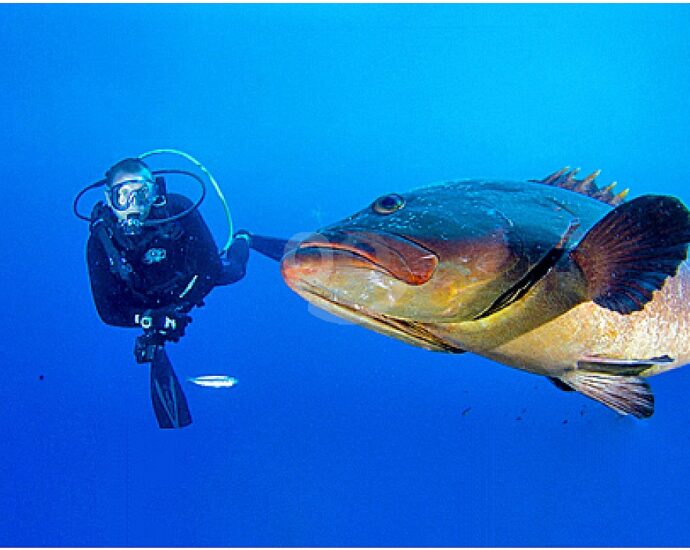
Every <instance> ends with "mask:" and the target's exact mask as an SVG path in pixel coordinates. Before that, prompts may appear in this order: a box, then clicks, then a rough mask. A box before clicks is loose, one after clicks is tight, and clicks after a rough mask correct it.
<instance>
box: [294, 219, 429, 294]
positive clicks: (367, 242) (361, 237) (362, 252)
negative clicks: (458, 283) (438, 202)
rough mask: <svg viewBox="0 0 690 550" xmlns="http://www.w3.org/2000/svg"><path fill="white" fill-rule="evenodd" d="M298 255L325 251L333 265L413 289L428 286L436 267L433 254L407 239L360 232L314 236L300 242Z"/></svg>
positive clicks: (352, 230) (378, 233)
mask: <svg viewBox="0 0 690 550" xmlns="http://www.w3.org/2000/svg"><path fill="white" fill-rule="evenodd" d="M297 251H298V253H299V252H302V251H304V252H307V253H308V251H317V252H322V251H327V252H330V253H331V256H330V259H331V260H332V261H334V262H341V263H349V264H350V265H351V266H352V267H364V268H368V269H372V268H373V269H375V270H376V271H380V272H382V273H385V274H387V275H390V276H391V277H394V278H395V279H397V280H399V281H402V282H404V283H406V284H408V285H413V286H417V285H422V284H424V283H426V282H428V281H429V280H430V279H431V277H432V276H433V274H434V272H435V271H436V267H437V266H438V263H439V258H438V256H437V255H436V254H435V253H434V252H433V251H431V250H429V249H428V248H426V247H424V246H422V245H420V244H418V243H416V242H413V241H411V240H410V239H407V238H405V237H402V236H400V235H396V234H393V233H387V232H383V231H372V230H363V229H348V230H335V231H334V230H331V231H324V232H321V233H314V234H312V235H310V236H309V237H307V238H306V239H304V240H303V241H302V242H300V244H299V245H298V247H297ZM321 261H322V262H323V261H324V258H323V257H322V259H321Z"/></svg>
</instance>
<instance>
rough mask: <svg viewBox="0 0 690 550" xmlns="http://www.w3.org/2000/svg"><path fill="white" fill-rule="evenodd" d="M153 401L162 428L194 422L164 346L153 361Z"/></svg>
mask: <svg viewBox="0 0 690 550" xmlns="http://www.w3.org/2000/svg"><path fill="white" fill-rule="evenodd" d="M151 402H152V403H153V412H154V413H155V414H156V420H158V426H160V427H161V428H164V429H167V428H184V427H185V426H189V425H190V424H191V423H192V415H191V413H190V412H189V406H188V405H187V398H186V397H185V395H184V392H183V391H182V386H180V382H179V381H178V380H177V376H176V375H175V371H174V370H173V367H172V364H171V363H170V359H168V355H167V353H165V349H164V348H163V346H158V348H157V349H156V353H155V355H154V358H153V361H152V362H151Z"/></svg>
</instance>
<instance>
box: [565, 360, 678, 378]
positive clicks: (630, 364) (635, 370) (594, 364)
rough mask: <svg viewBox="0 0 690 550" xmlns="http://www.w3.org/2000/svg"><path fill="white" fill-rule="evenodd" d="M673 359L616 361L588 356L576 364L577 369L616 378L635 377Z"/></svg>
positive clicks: (671, 361)
mask: <svg viewBox="0 0 690 550" xmlns="http://www.w3.org/2000/svg"><path fill="white" fill-rule="evenodd" d="M673 361H674V359H673V358H672V357H669V356H668V355H661V356H659V357H652V358H650V359H618V358H614V357H599V356H590V357H583V358H582V359H580V360H579V361H578V362H577V367H578V369H582V370H585V371H594V372H600V373H605V374H616V375H618V376H636V375H638V374H640V373H641V372H643V371H645V370H647V369H649V368H651V367H653V366H655V365H661V364H666V363H673Z"/></svg>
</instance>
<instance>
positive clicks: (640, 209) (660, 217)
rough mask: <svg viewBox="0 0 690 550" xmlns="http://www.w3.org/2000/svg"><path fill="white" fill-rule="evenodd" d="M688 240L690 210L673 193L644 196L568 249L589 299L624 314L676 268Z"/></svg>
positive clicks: (609, 216) (635, 308) (639, 305)
mask: <svg viewBox="0 0 690 550" xmlns="http://www.w3.org/2000/svg"><path fill="white" fill-rule="evenodd" d="M688 243H690V212H688V209H687V208H686V207H685V205H684V204H683V203H682V202H681V201H680V200H679V199H677V198H675V197H670V196H662V195H643V196H641V197H638V198H636V199H633V200H632V201H630V202H627V203H624V204H621V205H620V206H618V207H617V208H615V209H614V210H612V211H611V212H609V213H608V214H607V215H606V216H604V218H602V219H601V220H600V221H599V222H598V223H597V224H596V225H595V226H594V227H593V228H591V229H590V230H589V232H588V233H587V234H586V235H585V236H584V238H583V239H582V240H581V241H580V243H579V244H578V246H577V247H576V248H575V249H573V250H572V251H571V252H570V256H571V258H572V259H573V260H574V261H575V263H576V264H577V266H578V267H579V268H580V270H581V271H582V273H583V274H584V276H585V280H586V287H587V288H586V294H587V297H588V299H590V300H592V301H594V302H595V303H596V304H598V305H599V306H601V307H605V308H607V309H610V310H612V311H616V312H618V313H621V314H624V315H627V314H629V313H632V312H634V311H640V310H642V309H643V308H644V306H645V305H646V304H647V302H649V301H651V300H652V298H653V293H654V291H656V290H660V289H661V288H662V287H663V285H664V283H665V282H666V280H667V279H668V278H669V277H671V276H674V275H675V274H676V273H677V272H678V267H679V266H680V264H681V263H682V262H683V261H684V260H685V259H686V257H687V253H688Z"/></svg>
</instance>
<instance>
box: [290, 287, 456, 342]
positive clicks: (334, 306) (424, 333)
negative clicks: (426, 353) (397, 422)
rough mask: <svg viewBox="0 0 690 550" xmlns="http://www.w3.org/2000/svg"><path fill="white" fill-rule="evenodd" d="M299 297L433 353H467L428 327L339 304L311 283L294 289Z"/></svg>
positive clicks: (364, 308) (356, 305)
mask: <svg viewBox="0 0 690 550" xmlns="http://www.w3.org/2000/svg"><path fill="white" fill-rule="evenodd" d="M293 289H294V290H295V292H297V294H299V295H301V296H302V297H303V298H304V299H305V300H307V301H309V302H311V303H312V304H314V305H315V306H317V307H319V308H321V309H324V310H325V311H328V312H329V313H332V314H334V315H337V316H338V317H341V318H343V319H346V320H348V321H351V322H353V323H356V324H358V325H364V326H365V327H367V328H371V329H372V330H374V331H376V332H379V333H381V334H385V335H388V336H396V337H397V338H398V339H400V340H402V341H404V342H407V343H408V344H412V345H415V346H419V347H422V348H425V349H428V350H431V351H443V352H447V353H464V352H465V350H463V349H462V348H459V347H457V346H454V345H452V344H451V343H449V342H445V341H444V340H442V339H440V338H439V337H438V336H436V335H435V334H434V333H433V332H431V331H430V330H429V329H428V328H426V327H425V326H424V325H423V324H422V323H419V322H415V321H408V320H405V319H399V318H396V317H390V316H388V315H385V314H382V313H377V312H375V311H372V310H370V309H368V308H366V307H364V306H361V305H359V304H347V303H344V302H342V301H339V300H338V298H337V297H336V296H334V295H333V294H332V293H331V292H329V291H328V290H326V289H324V288H322V287H319V286H318V285H315V284H312V283H310V282H308V281H300V282H299V286H298V287H296V288H295V287H293Z"/></svg>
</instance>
